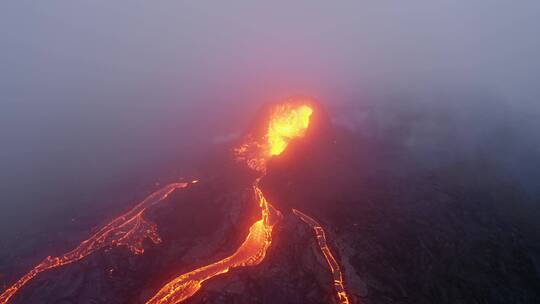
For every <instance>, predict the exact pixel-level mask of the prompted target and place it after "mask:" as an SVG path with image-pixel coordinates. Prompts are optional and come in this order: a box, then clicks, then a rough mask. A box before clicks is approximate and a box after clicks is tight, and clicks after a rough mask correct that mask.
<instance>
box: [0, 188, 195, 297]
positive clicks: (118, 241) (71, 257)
mask: <svg viewBox="0 0 540 304" xmlns="http://www.w3.org/2000/svg"><path fill="white" fill-rule="evenodd" d="M195 182H197V181H193V182H192V183H195ZM188 185H189V183H172V184H168V185H167V186H165V187H163V188H161V189H160V190H158V191H156V192H154V193H152V194H150V195H149V196H148V197H147V198H146V199H144V200H143V201H142V202H140V203H139V204H138V205H136V206H135V207H134V208H133V209H131V210H130V211H128V212H127V213H125V214H123V215H121V216H119V217H117V218H116V219H114V220H113V221H112V222H110V223H109V224H107V225H106V226H104V227H103V228H101V229H100V230H99V231H98V232H96V233H95V234H94V235H92V236H91V237H90V238H88V239H87V240H85V241H83V242H82V243H80V244H79V246H77V247H76V248H75V249H73V250H71V251H70V252H68V253H66V254H64V255H62V256H59V257H51V256H48V257H47V258H46V259H45V260H43V261H42V262H41V263H39V264H38V265H37V266H36V267H34V268H33V269H32V270H31V271H30V272H28V273H27V274H26V275H24V276H23V277H22V278H20V279H19V280H18V281H17V282H15V284H13V285H12V286H11V287H9V288H8V289H6V290H5V291H4V292H3V293H2V294H1V295H0V304H6V303H7V302H8V301H9V299H10V298H11V297H13V295H14V294H15V293H16V292H17V291H18V290H19V289H21V288H22V287H23V286H24V285H25V284H26V283H27V282H28V281H30V280H31V279H33V278H34V277H35V276H37V275H38V274H40V273H41V272H44V271H46V270H49V269H52V268H56V267H59V266H63V265H67V264H71V263H73V262H76V261H79V260H81V259H83V258H85V257H87V256H88V255H90V254H92V253H93V252H95V251H96V250H99V249H102V248H105V247H108V246H126V247H127V248H129V250H130V251H131V252H133V253H134V254H142V253H143V252H144V248H143V241H144V240H145V239H150V240H151V241H152V242H153V243H154V244H157V243H160V242H161V239H160V237H159V235H158V234H157V226H156V225H155V224H154V223H151V222H148V221H147V220H145V219H144V217H143V215H144V211H145V210H146V209H147V208H148V207H151V206H153V205H155V204H157V203H159V202H161V201H163V200H164V199H166V198H167V197H168V196H169V195H170V194H171V193H172V192H173V191H175V190H176V189H180V188H186V187H187V186H188Z"/></svg>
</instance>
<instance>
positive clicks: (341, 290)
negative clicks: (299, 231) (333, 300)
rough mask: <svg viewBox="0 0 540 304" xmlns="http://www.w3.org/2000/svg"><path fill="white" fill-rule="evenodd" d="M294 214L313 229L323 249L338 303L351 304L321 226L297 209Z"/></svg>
mask: <svg viewBox="0 0 540 304" xmlns="http://www.w3.org/2000/svg"><path fill="white" fill-rule="evenodd" d="M293 213H294V214H295V215H296V216H298V217H299V218H300V219H301V220H302V221H303V222H304V223H306V224H308V225H309V226H311V228H313V230H314V232H315V237H316V238H317V243H318V245H319V248H320V249H321V252H322V253H323V255H324V258H325V259H326V262H327V263H328V267H329V268H330V272H331V273H332V276H333V277H334V288H335V289H336V296H337V298H338V302H339V303H341V304H349V303H350V301H349V297H348V296H347V292H346V291H345V287H344V286H343V275H342V273H341V270H340V268H339V264H338V262H337V260H336V258H334V255H333V254H332V251H330V247H328V244H327V243H326V235H325V233H324V229H323V228H322V226H321V224H319V223H318V222H317V221H316V220H315V219H313V218H312V217H310V216H308V215H307V214H305V213H302V212H300V211H298V210H296V209H293Z"/></svg>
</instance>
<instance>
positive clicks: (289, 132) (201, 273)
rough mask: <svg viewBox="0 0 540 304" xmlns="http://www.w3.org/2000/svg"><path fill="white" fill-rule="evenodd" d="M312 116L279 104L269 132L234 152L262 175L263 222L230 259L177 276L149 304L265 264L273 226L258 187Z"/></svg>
mask: <svg viewBox="0 0 540 304" xmlns="http://www.w3.org/2000/svg"><path fill="white" fill-rule="evenodd" d="M312 113H313V109H312V108H311V107H310V106H309V105H307V104H301V105H294V104H291V103H286V104H280V105H277V106H276V107H275V108H274V109H273V111H272V113H271V117H270V120H269V122H268V127H267V128H266V133H265V134H263V136H261V137H260V138H258V139H257V140H253V135H249V136H248V138H249V140H248V142H247V143H244V144H242V145H241V146H240V147H239V148H237V149H235V152H236V154H237V157H238V159H239V160H241V161H245V162H246V163H247V165H248V166H249V167H250V168H251V169H254V170H256V171H258V172H261V176H260V177H259V178H257V179H256V180H255V181H254V183H253V191H254V192H255V195H256V198H257V201H258V203H259V206H260V208H261V219H260V220H258V221H257V222H255V223H254V224H253V225H252V226H251V227H250V229H249V233H248V235H247V237H246V239H245V240H244V242H243V243H242V244H241V245H240V247H239V248H238V249H237V250H236V252H234V253H233V254H232V255H231V256H229V257H226V258H224V259H222V260H220V261H217V262H215V263H212V264H210V265H207V266H204V267H201V268H197V269H195V270H193V271H190V272H188V273H185V274H182V275H180V276H178V277H177V278H175V279H173V280H172V281H170V282H169V283H167V284H166V285H165V286H163V287H162V288H161V289H160V290H159V291H158V292H157V293H156V295H154V296H153V297H152V298H151V299H150V300H148V302H146V304H176V303H180V302H182V301H183V300H185V299H187V298H189V297H191V296H192V295H193V294H195V293H196V292H197V291H198V290H199V289H200V288H201V286H202V283H203V282H204V281H206V280H208V279H210V278H213V277H215V276H217V275H220V274H223V273H226V272H228V271H229V270H230V269H231V268H233V267H240V266H253V265H258V264H259V263H261V262H262V261H263V259H264V257H265V255H266V251H267V249H268V247H270V244H271V237H272V227H273V226H272V224H271V222H272V221H271V220H270V215H271V214H270V208H271V206H270V204H269V203H268V201H267V200H266V198H265V197H264V194H263V192H262V191H261V189H260V188H259V180H260V179H261V178H262V177H263V176H264V174H265V173H266V164H267V162H268V160H269V159H270V158H271V157H273V156H277V155H280V154H281V153H282V152H283V151H285V149H286V148H287V146H288V144H289V142H290V141H291V140H293V139H295V138H298V137H302V136H304V135H305V133H306V131H307V128H308V126H309V122H310V117H311V114H312ZM278 212H279V211H277V212H276V213H278ZM278 214H279V213H278Z"/></svg>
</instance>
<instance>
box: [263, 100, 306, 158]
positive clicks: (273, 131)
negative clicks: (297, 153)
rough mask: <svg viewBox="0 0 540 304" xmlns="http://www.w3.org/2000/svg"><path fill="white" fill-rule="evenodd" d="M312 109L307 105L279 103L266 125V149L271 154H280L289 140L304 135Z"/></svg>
mask: <svg viewBox="0 0 540 304" xmlns="http://www.w3.org/2000/svg"><path fill="white" fill-rule="evenodd" d="M312 113H313V109H312V108H311V107H309V106H307V105H302V106H298V107H294V106H292V105H290V104H284V105H279V106H277V107H276V109H275V110H274V113H273V114H272V119H271V120H270V124H269V125H268V134H267V136H268V150H269V154H270V155H271V156H275V155H280V154H281V153H282V152H283V151H285V148H287V145H288V144H289V142H290V141H291V140H292V139H294V138H297V137H302V136H304V135H305V133H306V130H307V128H308V126H309V120H310V118H311V114H312Z"/></svg>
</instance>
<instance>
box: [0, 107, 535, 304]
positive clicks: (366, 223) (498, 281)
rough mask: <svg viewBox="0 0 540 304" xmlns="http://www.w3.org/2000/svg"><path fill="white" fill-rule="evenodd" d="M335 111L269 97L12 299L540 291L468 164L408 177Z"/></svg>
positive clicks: (499, 298) (429, 298)
mask: <svg viewBox="0 0 540 304" xmlns="http://www.w3.org/2000/svg"><path fill="white" fill-rule="evenodd" d="M329 117H330V116H329V114H328V113H327V112H326V111H325V109H324V107H323V106H322V105H321V104H319V103H317V102H316V101H314V100H313V99H311V98H308V97H301V96H300V97H292V98H289V99H287V100H284V101H282V102H278V103H272V104H268V105H266V106H265V107H263V109H261V111H260V113H259V114H258V115H257V117H256V118H255V119H254V122H253V124H252V126H251V127H250V128H249V130H248V132H246V134H245V135H244V136H243V137H242V138H241V139H239V140H238V142H235V143H233V144H232V145H231V146H229V147H227V149H226V152H224V153H222V156H221V157H219V161H209V162H208V165H207V166H206V167H205V168H204V170H201V171H202V172H205V173H204V174H202V175H201V176H197V177H194V178H191V179H186V180H182V181H175V182H173V183H171V184H169V185H167V186H165V187H163V188H161V189H157V190H156V191H155V192H154V193H153V194H151V195H150V196H149V197H147V198H146V199H144V200H142V201H141V202H140V203H139V204H136V205H135V206H134V207H133V208H132V209H131V210H128V211H127V212H126V213H124V214H121V215H119V216H118V217H116V218H114V219H113V220H112V221H111V222H110V223H108V224H106V225H104V226H103V227H102V228H100V229H98V230H97V231H96V232H94V233H93V234H90V233H89V235H90V236H89V238H87V239H86V240H84V241H82V242H81V243H80V245H78V246H77V247H75V248H74V249H73V250H71V251H69V252H67V253H65V254H60V255H58V256H56V257H48V258H46V259H45V260H44V261H43V262H41V263H40V264H38V265H37V266H36V267H35V268H34V269H32V270H30V271H29V272H28V273H27V274H25V275H23V276H22V277H21V278H20V279H18V280H14V283H13V285H11V286H8V287H7V288H6V290H5V291H3V293H2V295H0V303H1V304H7V303H13V304H22V303H25V304H34V303H35V304H38V303H47V304H48V303H51V304H69V303H118V304H120V303H147V304H158V303H159V304H172V303H341V304H342V303H464V302H470V303H507V302H514V303H534V302H535V301H536V300H539V299H540V296H539V291H540V286H539V283H538V280H537V278H538V273H537V271H536V272H535V270H534V269H537V268H535V267H537V266H535V259H534V257H533V256H531V255H528V252H530V250H529V248H524V247H526V246H527V245H525V244H524V242H523V241H522V240H523V236H522V235H521V234H520V232H519V231H517V230H516V229H515V227H513V226H512V224H511V223H508V222H506V221H504V220H502V219H501V217H500V216H499V215H498V214H497V213H496V212H495V211H491V212H489V211H488V212H486V208H485V206H483V205H482V203H481V202H482V200H483V197H482V194H478V193H477V192H474V195H473V192H472V191H471V190H470V188H468V187H467V186H466V185H465V186H463V184H462V183H458V182H457V181H461V180H463V176H466V175H467V174H466V173H463V174H462V175H449V174H440V175H430V176H422V175H420V174H414V173H411V174H408V175H407V176H403V175H398V174H396V171H397V170H399V169H396V168H400V167H398V166H397V165H396V163H395V161H391V160H389V159H388V155H387V154H385V153H381V152H380V151H381V148H380V147H379V146H377V145H376V144H375V143H373V142H370V141H369V140H367V139H365V138H363V139H361V140H358V139H357V138H355V137H354V136H352V134H350V133H347V132H346V131H344V130H340V129H338V128H335V127H334V126H332V124H331V120H330V118H329ZM223 155H226V156H223ZM476 186H478V185H476ZM486 193H487V192H486ZM508 195H510V194H505V193H500V195H498V196H497V197H498V199H504V198H506V197H507V196H508ZM493 231H497V233H496V234H494V233H493ZM460 265H467V267H459V266H460ZM516 294H519V297H518V298H517V299H518V300H517V301H516ZM536 302H538V301H536Z"/></svg>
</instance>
